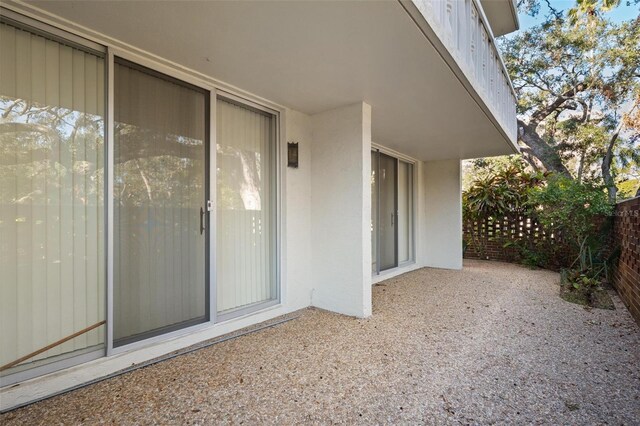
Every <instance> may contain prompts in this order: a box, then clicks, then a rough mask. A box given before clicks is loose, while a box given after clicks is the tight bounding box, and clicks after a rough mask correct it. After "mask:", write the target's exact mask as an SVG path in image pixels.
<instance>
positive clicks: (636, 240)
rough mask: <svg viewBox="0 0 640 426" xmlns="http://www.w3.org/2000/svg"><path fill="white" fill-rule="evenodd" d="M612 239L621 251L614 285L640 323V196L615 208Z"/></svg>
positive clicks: (614, 271)
mask: <svg viewBox="0 0 640 426" xmlns="http://www.w3.org/2000/svg"><path fill="white" fill-rule="evenodd" d="M613 240H614V245H615V246H617V247H619V248H620V257H619V258H618V262H617V264H616V265H615V266H614V270H613V280H612V281H613V285H614V287H615V288H616V290H618V294H619V295H620V298H621V299H622V301H623V302H624V304H625V305H627V308H629V312H631V315H633V317H634V318H635V320H636V322H637V323H638V324H640V197H636V198H633V199H631V200H627V201H623V202H620V203H618V204H617V205H616V211H615V217H614V221H613Z"/></svg>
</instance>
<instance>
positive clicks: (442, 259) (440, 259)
mask: <svg viewBox="0 0 640 426" xmlns="http://www.w3.org/2000/svg"><path fill="white" fill-rule="evenodd" d="M422 166H423V173H422V184H423V186H424V198H423V200H422V205H421V208H422V209H423V211H424V218H423V219H422V220H421V222H422V223H421V225H422V226H421V229H420V233H421V234H420V237H419V239H420V241H421V242H422V244H421V246H422V249H421V252H420V262H421V263H422V264H423V265H424V266H430V267H434V268H447V269H462V198H461V179H460V160H443V161H429V162H425V163H423V165H422Z"/></svg>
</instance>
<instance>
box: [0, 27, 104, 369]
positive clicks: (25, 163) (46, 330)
mask: <svg viewBox="0 0 640 426" xmlns="http://www.w3.org/2000/svg"><path fill="white" fill-rule="evenodd" d="M104 66H105V63H104V58H102V57H98V56H96V55H94V54H92V53H88V52H85V51H83V50H80V49H77V48H74V47H70V46H67V45H64V44H61V43H60V42H58V41H55V40H51V39H47V38H45V37H42V36H40V35H36V34H34V33H31V32H29V31H26V30H23V29H19V28H16V27H14V26H12V25H9V24H6V23H1V24H0V292H1V293H0V336H1V341H0V365H4V364H7V363H9V362H12V361H14V360H16V359H18V358H20V357H22V356H25V355H27V354H29V353H32V352H34V351H36V350H38V349H40V348H43V347H45V346H47V345H49V344H51V343H53V342H56V341H58V340H60V339H62V338H64V337H67V336H69V335H71V334H73V333H75V332H77V331H80V330H82V329H84V328H87V327H89V326H91V325H93V324H96V323H98V322H100V321H102V320H104V319H105V299H104V296H105V287H104V286H105V277H104V268H105V265H104V234H103V229H104V214H103V210H104V199H103V177H104V155H103V153H104V103H105V102H104V101H105V100H104V84H105V83H104ZM103 343H104V327H100V328H98V329H95V330H93V331H90V332H89V333H86V334H83V335H81V336H79V337H76V338H74V339H72V340H70V341H68V342H66V343H64V344H62V345H60V346H57V347H55V348H54V349H51V350H49V351H47V352H44V353H42V354H40V355H39V356H37V357H35V358H31V359H29V360H28V361H26V362H25V364H28V365H29V366H33V365H35V364H42V363H45V362H47V361H49V360H53V359H60V357H61V356H64V355H66V354H70V353H74V354H76V353H78V351H83V350H90V349H91V348H97V347H99V346H101V345H103ZM24 367H25V366H24V365H22V366H18V367H15V368H13V369H9V370H7V371H5V373H12V372H14V371H16V370H20V369H23V368H24Z"/></svg>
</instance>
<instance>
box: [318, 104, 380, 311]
mask: <svg viewBox="0 0 640 426" xmlns="http://www.w3.org/2000/svg"><path fill="white" fill-rule="evenodd" d="M311 121H312V128H313V143H312V147H311V212H312V213H311V233H310V234H311V240H312V247H311V253H312V259H313V261H312V262H311V263H312V264H311V269H310V271H309V272H310V279H311V280H312V282H313V294H312V298H311V303H312V305H313V306H317V307H319V308H323V309H327V310H331V311H334V312H338V313H342V314H345V315H352V316H357V317H367V316H369V315H371V232H370V229H369V227H370V222H371V182H370V175H371V160H370V158H371V157H370V155H371V154H370V152H371V107H370V106H369V105H367V104H365V103H357V104H353V105H348V106H345V107H341V108H336V109H333V110H330V111H325V112H322V113H319V114H316V115H313V116H312V117H311Z"/></svg>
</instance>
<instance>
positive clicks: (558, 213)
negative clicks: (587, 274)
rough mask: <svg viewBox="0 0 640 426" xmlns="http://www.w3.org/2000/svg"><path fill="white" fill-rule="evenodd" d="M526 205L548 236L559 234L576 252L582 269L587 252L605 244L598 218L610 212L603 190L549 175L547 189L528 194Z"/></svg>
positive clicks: (610, 207)
mask: <svg viewBox="0 0 640 426" xmlns="http://www.w3.org/2000/svg"><path fill="white" fill-rule="evenodd" d="M529 203H530V206H531V208H532V210H533V211H534V212H535V214H536V216H537V218H538V221H539V222H540V224H541V225H542V226H544V228H545V230H546V231H547V232H548V233H549V232H553V233H555V234H556V235H558V234H562V238H563V240H564V241H565V242H566V243H568V244H569V245H571V246H572V247H573V248H574V249H576V252H577V253H579V254H580V256H579V258H578V259H577V260H578V261H579V262H580V266H581V269H584V267H585V266H586V264H587V260H588V259H587V256H588V254H589V252H593V251H594V249H595V248H601V246H602V245H603V243H604V241H601V240H602V239H601V238H598V237H599V234H598V230H599V227H598V218H600V217H603V216H610V215H611V213H612V212H613V206H612V205H611V204H610V203H609V201H608V200H607V194H606V192H605V190H604V188H603V187H601V186H597V185H594V184H591V183H588V182H586V183H585V182H578V181H576V180H573V179H569V178H567V177H565V176H562V175H550V176H549V177H548V179H547V182H546V185H542V186H539V187H536V188H534V189H532V190H531V191H530V194H529Z"/></svg>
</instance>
